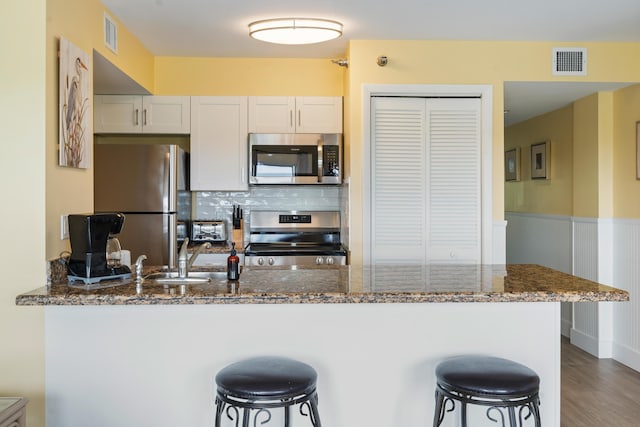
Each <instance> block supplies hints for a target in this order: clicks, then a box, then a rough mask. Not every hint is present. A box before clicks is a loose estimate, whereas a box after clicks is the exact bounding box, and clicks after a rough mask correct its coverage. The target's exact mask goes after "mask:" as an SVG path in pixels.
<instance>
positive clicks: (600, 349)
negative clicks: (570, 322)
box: [570, 329, 613, 359]
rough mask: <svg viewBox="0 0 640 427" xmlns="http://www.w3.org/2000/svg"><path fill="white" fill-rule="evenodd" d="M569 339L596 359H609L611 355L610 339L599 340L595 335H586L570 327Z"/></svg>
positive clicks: (611, 345)
mask: <svg viewBox="0 0 640 427" xmlns="http://www.w3.org/2000/svg"><path fill="white" fill-rule="evenodd" d="M570 340H571V344H573V345H575V346H576V347H578V348H581V349H582V350H584V351H586V352H587V353H589V354H591V355H592V356H595V357H597V358H598V359H610V358H611V357H613V350H612V348H613V343H612V342H611V341H599V340H598V339H597V338H596V337H592V336H590V335H587V334H585V333H583V332H581V331H578V330H577V329H571V334H570Z"/></svg>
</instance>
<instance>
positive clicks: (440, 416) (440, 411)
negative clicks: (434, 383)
mask: <svg viewBox="0 0 640 427" xmlns="http://www.w3.org/2000/svg"><path fill="white" fill-rule="evenodd" d="M443 403H444V394H442V393H440V391H439V390H438V389H436V408H435V410H434V411H433V427H440V424H442V420H444V405H443Z"/></svg>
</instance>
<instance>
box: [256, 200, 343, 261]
mask: <svg viewBox="0 0 640 427" xmlns="http://www.w3.org/2000/svg"><path fill="white" fill-rule="evenodd" d="M249 218H250V221H249V227H250V233H249V245H248V246H247V247H246V249H245V251H244V263H245V265H254V266H255V265H267V266H268V265H274V266H282V265H292V266H293V265H295V266H305V265H307V266H308V265H346V264H347V252H346V251H345V249H344V247H343V246H342V243H341V241H340V212H337V211H304V212H303V211H251V214H250V216H249Z"/></svg>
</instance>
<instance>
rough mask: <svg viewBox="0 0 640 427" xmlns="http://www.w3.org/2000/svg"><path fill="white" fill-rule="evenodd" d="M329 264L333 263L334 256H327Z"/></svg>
mask: <svg viewBox="0 0 640 427" xmlns="http://www.w3.org/2000/svg"><path fill="white" fill-rule="evenodd" d="M327 264H329V265H333V257H327Z"/></svg>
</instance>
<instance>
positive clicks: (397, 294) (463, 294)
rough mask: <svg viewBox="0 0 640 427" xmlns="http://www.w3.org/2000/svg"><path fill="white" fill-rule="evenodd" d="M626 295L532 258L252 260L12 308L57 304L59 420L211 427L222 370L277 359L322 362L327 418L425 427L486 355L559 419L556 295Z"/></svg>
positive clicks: (52, 377)
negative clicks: (284, 263)
mask: <svg viewBox="0 0 640 427" xmlns="http://www.w3.org/2000/svg"><path fill="white" fill-rule="evenodd" d="M628 298H629V295H628V293H627V292H625V291H621V290H618V289H615V288H611V287H607V286H603V285H599V284H597V283H594V282H590V281H588V280H584V279H580V278H577V277H575V276H571V275H568V274H564V273H560V272H558V271H554V270H551V269H548V268H545V267H540V266H534V265H507V266H489V265H465V266H461V265H455V266H454V265H448V266H447V265H421V266H411V265H406V266H375V267H364V268H361V267H339V268H331V269H328V268H314V269H304V270H291V269H282V270H278V269H266V268H247V269H245V271H243V273H242V274H241V276H240V281H239V282H227V281H226V280H224V279H220V280H218V281H216V280H213V281H212V282H210V283H208V284H203V285H188V286H162V285H158V284H155V283H144V282H143V283H142V285H141V286H138V287H136V285H135V284H130V285H125V286H119V287H112V288H105V289H101V290H96V291H84V290H79V289H73V288H70V287H68V286H66V285H64V284H61V285H57V284H54V285H51V286H50V287H43V288H40V289H36V290H34V291H32V292H28V293H25V294H22V295H19V296H18V297H17V300H16V302H17V304H18V305H45V306H46V322H47V327H46V331H47V332H46V333H47V338H46V342H47V344H46V354H47V373H46V380H47V396H46V398H47V422H48V425H51V426H65V427H73V426H85V425H94V426H112V425H119V424H122V423H126V424H130V425H159V426H172V425H190V426H208V425H212V424H213V417H214V408H213V401H214V386H213V377H214V376H215V374H216V372H217V371H218V370H219V369H220V368H222V367H223V366H225V365H226V364H228V363H231V362H233V361H236V360H239V359H241V358H244V357H250V356H255V355H262V354H275V355H284V356H289V357H293V358H297V359H300V360H303V361H305V362H307V363H309V364H311V365H313V366H314V367H315V368H316V369H317V370H318V374H319V381H318V383H319V398H320V406H319V409H320V413H321V417H322V421H323V424H324V425H328V426H333V427H348V426H360V425H362V426H365V425H366V426H368V427H392V426H397V425H403V426H407V427H418V426H420V427H422V426H424V425H429V423H430V420H431V417H432V412H433V406H434V405H433V391H434V387H435V382H434V374H433V370H434V367H435V365H436V364H437V363H438V362H439V361H441V360H442V359H443V358H446V357H449V356H453V355H459V354H487V355H495V356H500V357H506V358H510V359H513V360H516V361H518V362H520V363H523V364H525V365H527V366H529V367H531V368H532V369H534V370H535V371H536V372H537V373H538V374H539V375H540V377H541V393H540V396H541V403H542V405H541V410H542V417H543V423H544V425H545V426H555V427H559V426H560V302H561V301H573V302H583V301H626V300H628ZM478 418H479V419H478V424H476V425H479V426H483V425H494V424H492V423H490V421H488V420H486V419H485V417H484V416H481V417H478ZM483 423H486V424H483ZM451 425H453V423H452V424H451Z"/></svg>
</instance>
